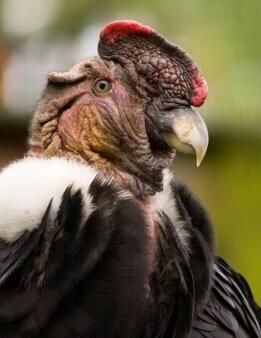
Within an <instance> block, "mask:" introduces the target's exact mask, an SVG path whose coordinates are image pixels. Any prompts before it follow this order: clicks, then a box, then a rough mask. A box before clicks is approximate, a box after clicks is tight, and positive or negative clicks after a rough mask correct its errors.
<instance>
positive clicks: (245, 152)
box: [0, 0, 261, 303]
mask: <svg viewBox="0 0 261 338" xmlns="http://www.w3.org/2000/svg"><path fill="white" fill-rule="evenodd" d="M0 6H1V7H0V26H1V29H0V32H1V36H0V167H2V166H4V165H6V164H7V163H8V162H10V161H11V160H13V159H15V158H19V157H21V156H23V153H24V152H25V150H26V137H27V125H28V121H29V119H30V117H31V115H32V113H33V109H34V105H35V102H36V100H37V99H38V98H39V95H40V93H41V90H42V89H43V88H44V84H45V81H46V80H45V79H46V74H47V73H48V71H50V70H66V69H67V68H68V67H69V66H72V65H73V64H74V63H75V62H78V61H79V60H80V59H83V58H85V57H86V56H90V55H94V54H96V46H97V40H98V34H99V30H100V29H101V27H102V26H103V25H104V23H106V22H108V21H111V20H115V19H135V20H139V21H142V22H143V23H145V24H148V25H151V26H153V27H154V28H155V29H157V30H158V31H159V32H161V34H163V35H165V36H166V37H167V38H168V39H169V40H172V41H174V42H176V43H177V44H179V45H181V46H182V47H183V48H185V49H186V50H187V51H188V52H189V53H190V54H191V55H192V56H193V58H194V59H195V60H196V61H197V62H198V63H199V64H200V66H201V69H202V71H203V74H204V75H205V77H206V79H207V81H208V84H209V89H210V90H209V99H208V100H207V102H206V104H205V105H204V107H202V108H201V109H200V111H201V112H202V115H203V116H204V117H205V120H206V122H207V125H208V127H209V131H210V146H209V151H208V153H207V156H206V158H205V161H204V163H203V164H202V166H201V167H200V168H199V169H197V168H196V167H195V164H194V162H193V160H192V159H191V158H188V157H184V156H177V158H176V161H175V172H176V177H178V178H179V179H181V180H183V181H185V182H187V184H188V185H189V186H190V187H191V188H192V190H193V191H194V192H195V193H196V194H197V195H198V197H199V198H200V199H201V200H202V201H203V203H204V204H205V206H206V207H207V209H208V210H209V212H210V215H211V217H212V220H213V222H214V224H215V226H216V233H217V238H218V245H217V247H218V252H219V254H220V255H222V256H223V257H224V258H225V259H226V260H227V261H228V262H229V263H230V264H232V265H233V266H234V268H235V269H237V270H239V271H240V272H241V273H242V274H243V275H244V276H245V277H246V278H247V280H248V281H249V282H250V284H251V287H252V289H253V291H254V295H255V297H256V300H257V301H258V302H259V303H260V302H261V282H260V280H261V264H260V260H261V255H260V235H261V222H260V210H261V209H260V208H261V203H260V202H261V197H260V191H261V179H260V174H261V108H260V103H259V100H260V88H261V61H260V60H261V40H260V37H261V36H260V34H261V1H260V0H249V1H244V0H219V1H217V0H190V1H184V0H165V1H159V0H131V1H128V0H125V1H122V0H107V1H102V0H100V1H97V0H73V1H72V0H71V1H69V0H68V1H67V0H0Z"/></svg>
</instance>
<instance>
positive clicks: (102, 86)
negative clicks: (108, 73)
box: [93, 78, 112, 95]
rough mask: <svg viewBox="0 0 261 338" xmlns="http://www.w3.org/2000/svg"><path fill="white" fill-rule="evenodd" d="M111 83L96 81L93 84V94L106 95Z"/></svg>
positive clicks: (101, 80)
mask: <svg viewBox="0 0 261 338" xmlns="http://www.w3.org/2000/svg"><path fill="white" fill-rule="evenodd" d="M111 87H112V86H111V82H110V81H109V80H107V79H101V78H99V79H97V80H95V81H94V83H93V91H94V93H95V94H99V95H101V94H106V93H108V92H109V91H110V90H111Z"/></svg>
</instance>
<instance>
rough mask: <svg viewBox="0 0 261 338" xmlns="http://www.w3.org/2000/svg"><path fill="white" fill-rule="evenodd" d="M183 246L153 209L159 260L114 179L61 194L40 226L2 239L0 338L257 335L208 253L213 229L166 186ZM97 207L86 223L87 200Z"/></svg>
mask: <svg viewBox="0 0 261 338" xmlns="http://www.w3.org/2000/svg"><path fill="white" fill-rule="evenodd" d="M171 187H172V192H173V195H172V197H171V198H173V199H174V198H175V200H176V202H177V211H178V214H179V222H184V226H185V228H186V230H187V231H188V233H189V238H190V247H189V248H188V246H187V245H185V244H184V243H183V242H182V241H181V239H180V235H179V233H178V232H177V230H176V226H177V225H175V223H173V222H172V220H171V219H170V218H169V217H168V216H167V214H166V213H165V212H164V210H159V211H158V216H159V217H158V218H157V226H156V234H157V235H156V238H157V243H158V244H157V248H158V249H157V257H158V259H156V264H155V262H154V263H153V262H152V259H151V255H152V250H153V247H154V245H153V241H152V239H151V238H150V236H149V235H148V229H149V228H150V221H149V219H150V217H148V210H147V208H146V205H144V204H143V203H141V202H140V201H138V200H137V199H136V198H134V197H133V196H132V195H131V194H129V193H128V192H127V191H122V190H121V189H120V188H119V187H118V186H117V184H116V183H115V182H113V181H104V182H102V181H101V180H99V179H98V178H96V179H95V180H94V181H93V182H92V183H91V185H90V187H89V190H88V191H84V190H77V191H73V189H72V187H71V186H68V187H67V188H66V190H65V191H64V194H63V196H62V199H61V203H60V206H59V209H58V211H57V213H56V216H55V218H54V217H53V216H52V215H51V211H52V203H53V201H52V200H51V201H50V203H49V205H47V207H46V211H45V213H44V216H43V218H42V221H41V223H40V224H39V226H38V227H37V228H36V229H34V230H32V231H30V232H29V231H26V232H24V234H23V235H22V236H20V237H19V238H18V239H17V240H15V241H14V242H13V243H7V242H5V241H4V240H1V250H0V259H1V262H0V267H1V270H0V278H1V279H0V280H1V284H0V304H1V305H0V337H3V338H14V337H17V338H18V337H19V338H25V337H26V338H28V337H35V338H38V337H39V338H40V337H41V338H42V337H50V338H51V337H56V338H65V337H68V338H69V337H70V338H71V337H97V338H98V337H126V338H127V337H144V338H145V337H146V338H149V337H150V338H152V337H153V338H160V337H161V338H163V337H164V338H168V337H178V338H182V337H188V336H189V337H260V317H259V309H258V307H257V305H256V304H255V303H254V300H253V297H252V295H251V292H250V290H249V288H248V286H247V283H246V282H245V281H244V279H243V278H242V277H241V276H240V275H239V274H237V273H235V272H234V271H233V270H232V269H231V268H230V267H229V266H228V265H227V264H226V263H225V262H224V261H223V260H221V259H219V258H215V257H214V236H213V230H212V225H211V223H210V221H209V218H208V216H207V214H206V212H205V210H204V208H203V207H202V206H201V205H200V204H199V202H198V201H197V200H196V199H195V198H194V197H193V196H192V195H191V194H190V193H189V192H188V190H187V188H185V186H184V185H181V184H177V183H176V184H174V183H173V182H172V183H171ZM86 193H89V194H90V195H91V196H92V201H93V203H94V205H95V208H94V209H93V212H92V213H91V214H90V216H89V217H88V219H87V221H86V222H84V223H83V219H84V218H83V215H84V203H83V198H84V194H86Z"/></svg>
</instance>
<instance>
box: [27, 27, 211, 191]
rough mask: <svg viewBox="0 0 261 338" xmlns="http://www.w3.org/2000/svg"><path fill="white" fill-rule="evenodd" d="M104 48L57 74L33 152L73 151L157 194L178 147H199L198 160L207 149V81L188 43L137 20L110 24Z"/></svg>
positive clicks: (38, 116)
mask: <svg viewBox="0 0 261 338" xmlns="http://www.w3.org/2000/svg"><path fill="white" fill-rule="evenodd" d="M98 53H99V57H92V58H87V59H85V60H83V61H82V62H80V63H78V64H77V65H75V66H74V67H72V68H71V69H70V70H69V71H67V72H51V73H50V74H49V76H48V84H47V88H46V90H45V91H44V93H43V95H42V98H41V100H40V101H39V103H38V105H37V109H36V113H35V115H34V118H33V122H32V125H31V137H30V153H33V154H34V155H40V156H73V157H75V158H77V159H79V161H84V162H88V163H89V164H90V165H92V166H95V167H96V168H98V169H99V170H101V171H102V173H104V175H106V174H108V175H114V176H116V177H117V178H118V180H119V181H120V182H122V183H123V184H125V186H128V188H130V189H131V190H132V191H134V192H136V193H137V194H140V195H147V194H153V193H155V192H156V191H160V190H161V189H162V171H163V169H164V168H166V167H168V166H169V164H170V161H171V159H172V158H173V154H174V153H175V151H176V150H177V151H181V152H185V153H195V154H196V158H197V164H198V165H199V164H200V162H201V161H202V159H203V157H204V155H205V153H206V150H207V146H208V132H207V128H206V125H205V123H204V121H203V119H202V118H201V116H200V115H199V114H198V113H197V112H195V111H194V110H193V109H192V108H191V106H200V105H202V104H203V103H204V101H205V99H206V97H207V84H206V81H205V79H204V78H203V76H202V75H201V73H200V70H199V68H198V66H197V65H196V64H195V63H194V61H193V60H192V58H191V57H190V56H189V55H188V54H187V53H186V52H185V51H184V50H182V49H181V48H180V47H178V46H177V45H174V44H172V43H170V42H168V41H167V40H165V39H164V38H163V37H162V36H160V35H159V34H157V33H156V32H155V31H154V30H153V29H152V28H150V27H148V26H144V25H142V24H140V23H137V22H134V21H115V22H111V23H109V24H107V25H106V26H105V27H104V28H103V30H102V31H101V33H100V41H99V44H98Z"/></svg>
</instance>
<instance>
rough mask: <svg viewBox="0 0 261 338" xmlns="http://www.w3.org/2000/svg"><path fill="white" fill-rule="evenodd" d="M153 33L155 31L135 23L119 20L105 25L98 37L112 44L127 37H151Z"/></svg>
mask: <svg viewBox="0 0 261 338" xmlns="http://www.w3.org/2000/svg"><path fill="white" fill-rule="evenodd" d="M153 33H155V31H154V30H153V29H152V28H151V27H149V26H145V25H142V24H141V23H139V22H137V21H128V20H119V21H112V22H110V23H108V24H107V25H105V26H104V28H103V30H102V31H101V34H100V36H101V37H107V38H108V40H109V41H110V42H112V43H113V42H114V41H115V39H116V38H119V37H124V36H127V35H151V34H153Z"/></svg>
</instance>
